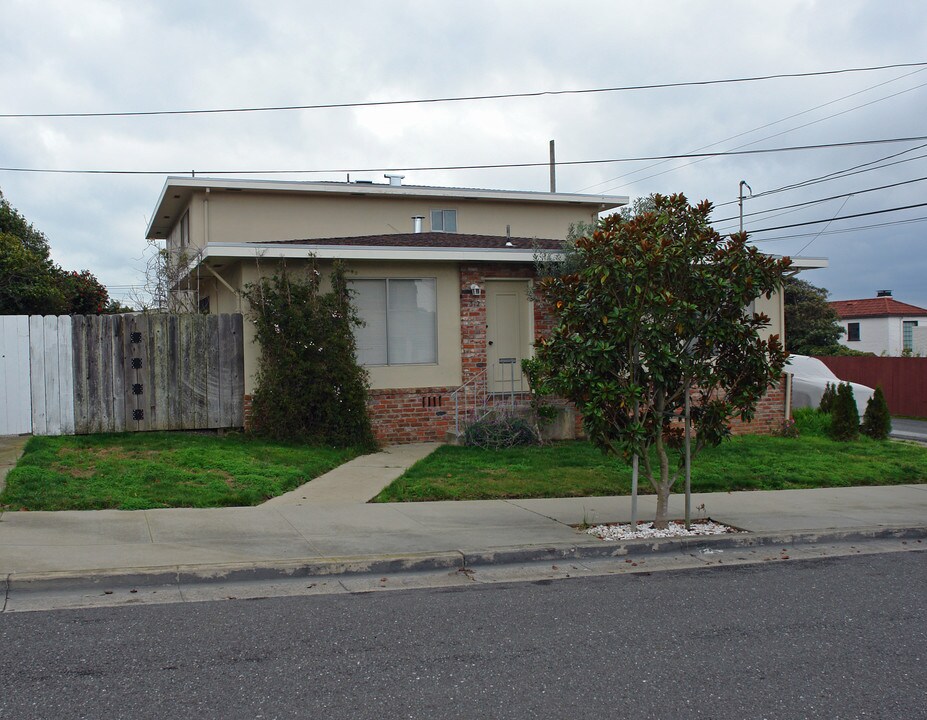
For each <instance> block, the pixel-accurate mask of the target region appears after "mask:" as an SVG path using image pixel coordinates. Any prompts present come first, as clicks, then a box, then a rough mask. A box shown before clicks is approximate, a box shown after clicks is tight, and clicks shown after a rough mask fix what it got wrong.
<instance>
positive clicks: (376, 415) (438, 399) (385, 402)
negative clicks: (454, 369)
mask: <svg viewBox="0 0 927 720" xmlns="http://www.w3.org/2000/svg"><path fill="white" fill-rule="evenodd" d="M456 389H457V388H448V387H427V388H404V389H401V390H371V391H370V398H369V400H368V401H367V409H368V411H369V413H370V422H371V424H372V425H373V432H374V434H375V435H376V437H377V440H378V441H379V442H381V443H383V444H401V443H415V442H434V441H441V442H443V441H444V440H445V437H446V435H447V431H448V430H450V429H453V427H454V401H453V399H452V398H451V396H450V393H451V392H453V391H454V390H456Z"/></svg>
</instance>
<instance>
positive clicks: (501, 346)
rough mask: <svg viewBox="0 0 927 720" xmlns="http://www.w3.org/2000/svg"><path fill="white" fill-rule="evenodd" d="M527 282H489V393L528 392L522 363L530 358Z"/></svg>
mask: <svg viewBox="0 0 927 720" xmlns="http://www.w3.org/2000/svg"><path fill="white" fill-rule="evenodd" d="M529 310H530V302H529V299H528V281H527V280H487V281H486V362H487V364H488V375H489V391H490V392H501V393H508V392H513V391H514V392H521V391H523V390H527V389H528V388H527V383H524V382H523V381H522V374H521V361H522V359H523V358H527V357H529V356H530V340H529V338H530V330H531V327H530V317H529Z"/></svg>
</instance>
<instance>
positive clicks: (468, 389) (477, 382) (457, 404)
mask: <svg viewBox="0 0 927 720" xmlns="http://www.w3.org/2000/svg"><path fill="white" fill-rule="evenodd" d="M487 370H488V368H484V369H483V371H482V372H481V373H478V374H477V375H474V376H473V377H472V378H470V379H469V380H467V382H465V383H464V384H463V385H461V386H460V387H459V388H457V389H456V390H454V392H452V393H451V395H452V396H453V397H454V432H455V433H456V435H457V436H458V437H460V421H461V396H463V413H464V414H466V415H469V414H470V412H471V411H472V413H473V419H472V421H473V422H476V421H477V420H480V419H481V417H485V415H486V414H487V413H488V412H489V411H488V410H486V408H487V406H488V403H487V399H488V394H489V393H488V388H489V386H488V383H487V380H488V375H487ZM471 404H472V409H471ZM480 407H482V408H483V410H484V411H485V412H484V413H483V415H482V416H480V417H477V416H478V414H479V408H480Z"/></svg>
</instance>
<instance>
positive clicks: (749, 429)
mask: <svg viewBox="0 0 927 720" xmlns="http://www.w3.org/2000/svg"><path fill="white" fill-rule="evenodd" d="M784 421H785V377H784V376H783V378H782V381H781V382H780V383H779V384H778V385H775V386H772V387H770V388H769V389H768V390H767V391H766V394H765V395H764V396H763V397H762V399H761V400H760V402H759V404H758V405H757V406H756V414H755V415H754V416H753V420H752V421H751V422H749V423H745V422H744V421H743V420H741V419H740V418H739V417H738V418H734V419H733V420H732V421H731V432H732V433H733V434H734V435H770V434H772V433H773V432H775V431H776V430H778V429H779V428H781V427H782V423H783V422H784Z"/></svg>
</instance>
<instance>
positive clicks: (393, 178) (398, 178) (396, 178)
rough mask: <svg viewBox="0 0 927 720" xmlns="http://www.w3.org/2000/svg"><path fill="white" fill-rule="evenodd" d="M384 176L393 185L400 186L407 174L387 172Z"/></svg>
mask: <svg viewBox="0 0 927 720" xmlns="http://www.w3.org/2000/svg"><path fill="white" fill-rule="evenodd" d="M383 177H385V178H386V179H387V180H389V184H390V185H392V186H393V187H399V186H400V185H402V179H403V178H404V177H405V175H389V174H385V175H383Z"/></svg>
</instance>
